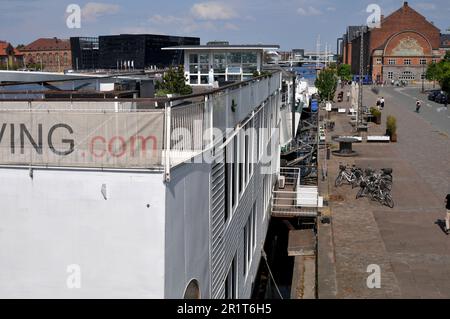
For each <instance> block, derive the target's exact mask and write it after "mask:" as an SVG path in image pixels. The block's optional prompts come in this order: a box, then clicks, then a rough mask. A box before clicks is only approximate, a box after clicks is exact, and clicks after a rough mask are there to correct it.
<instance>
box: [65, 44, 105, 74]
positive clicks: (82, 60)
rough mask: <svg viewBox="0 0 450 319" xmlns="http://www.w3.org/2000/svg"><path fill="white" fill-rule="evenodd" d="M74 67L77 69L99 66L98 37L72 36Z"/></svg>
mask: <svg viewBox="0 0 450 319" xmlns="http://www.w3.org/2000/svg"><path fill="white" fill-rule="evenodd" d="M70 46H71V50H72V67H73V68H74V69H75V70H95V69H98V68H99V52H100V47H99V39H98V38H97V37H74V38H70Z"/></svg>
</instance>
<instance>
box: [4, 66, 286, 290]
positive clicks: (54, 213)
mask: <svg viewBox="0 0 450 319" xmlns="http://www.w3.org/2000/svg"><path fill="white" fill-rule="evenodd" d="M280 89H281V74H280V73H274V74H272V75H271V76H267V77H265V78H259V79H255V80H253V81H250V82H246V83H237V84H236V85H235V86H233V87H228V88H227V89H224V90H221V91H215V92H214V93H213V94H210V95H208V94H206V95H205V96H204V101H201V102H189V100H184V102H185V103H183V104H180V105H178V106H173V107H172V106H171V104H172V103H171V102H168V103H166V107H165V108H163V109H151V110H150V109H148V110H138V109H136V104H135V103H134V102H130V101H127V102H121V101H120V100H119V101H117V100H115V101H109V102H104V103H103V102H67V101H61V102H53V101H52V102H50V101H42V102H33V103H31V104H28V103H25V104H24V103H23V102H14V101H4V102H0V113H1V115H2V119H3V121H1V122H0V130H1V135H2V137H3V138H2V139H0V179H1V180H2V182H3V183H1V184H0V201H1V202H2V209H1V212H0V297H1V298H184V297H189V298H249V297H251V294H252V290H253V284H254V281H255V277H256V274H257V270H258V266H259V261H260V258H261V252H262V250H263V245H264V240H265V237H266V233H267V227H268V223H269V220H270V203H271V197H272V189H273V186H274V184H275V183H276V180H277V177H278V174H279V171H280V167H279V159H280V121H281V117H280V106H281V95H280ZM197 98H198V97H197ZM192 101H194V100H192ZM196 101H198V99H197V100H196ZM117 104H119V107H118V105H117ZM153 104H154V103H153ZM212 128H215V129H216V133H215V134H213V133H212V132H213V131H212V130H211V129H212ZM252 128H254V129H255V130H252ZM180 129H181V131H183V130H184V131H188V132H189V133H190V134H192V135H190V136H192V139H191V138H189V139H186V138H180V135H177V134H178V133H179V132H180ZM194 131H195V132H194ZM219 131H220V132H222V133H223V134H222V135H221V136H220V137H219V135H220V134H218V132H219ZM177 132H178V133H177ZM196 133H198V134H196ZM225 158H226V159H227V160H226V161H225V160H224V159H225Z"/></svg>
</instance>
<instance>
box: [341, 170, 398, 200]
mask: <svg viewBox="0 0 450 319" xmlns="http://www.w3.org/2000/svg"><path fill="white" fill-rule="evenodd" d="M392 173H393V170H392V169H391V168H382V169H381V170H378V171H376V170H374V169H371V168H367V169H365V170H363V169H361V168H359V167H356V166H355V165H353V166H352V167H350V166H348V165H346V166H344V165H342V164H341V165H339V173H338V176H337V177H336V180H335V186H336V187H339V186H341V185H343V184H344V183H345V184H348V185H351V186H352V188H355V187H358V186H359V190H358V193H357V194H356V199H359V198H362V197H368V198H370V199H371V200H374V201H378V202H379V203H380V204H382V205H386V206H388V207H390V208H394V200H393V198H392V195H391V191H392V184H393V180H394V179H393V176H392Z"/></svg>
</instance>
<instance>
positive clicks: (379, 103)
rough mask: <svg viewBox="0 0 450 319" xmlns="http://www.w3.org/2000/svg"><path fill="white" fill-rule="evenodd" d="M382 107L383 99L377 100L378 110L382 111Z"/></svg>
mask: <svg viewBox="0 0 450 319" xmlns="http://www.w3.org/2000/svg"><path fill="white" fill-rule="evenodd" d="M380 107H381V99H380V98H377V110H380Z"/></svg>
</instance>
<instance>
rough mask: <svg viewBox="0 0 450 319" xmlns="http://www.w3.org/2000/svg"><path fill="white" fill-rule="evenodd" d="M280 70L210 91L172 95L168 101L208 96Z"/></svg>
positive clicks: (271, 74) (263, 77)
mask: <svg viewBox="0 0 450 319" xmlns="http://www.w3.org/2000/svg"><path fill="white" fill-rule="evenodd" d="M279 72H281V71H274V72H271V73H270V75H260V76H257V77H254V78H251V79H249V80H245V81H241V82H236V83H231V84H227V85H224V86H222V87H220V88H217V89H212V90H210V91H207V92H202V93H196V94H191V95H185V96H178V97H173V98H170V99H169V102H173V101H179V100H184V99H192V98H196V97H201V96H208V95H212V94H216V93H219V92H222V91H225V90H228V89H232V88H235V87H241V86H242V85H247V84H248V83H250V82H255V81H256V80H261V79H265V78H267V77H272V76H273V75H274V74H276V73H279Z"/></svg>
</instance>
